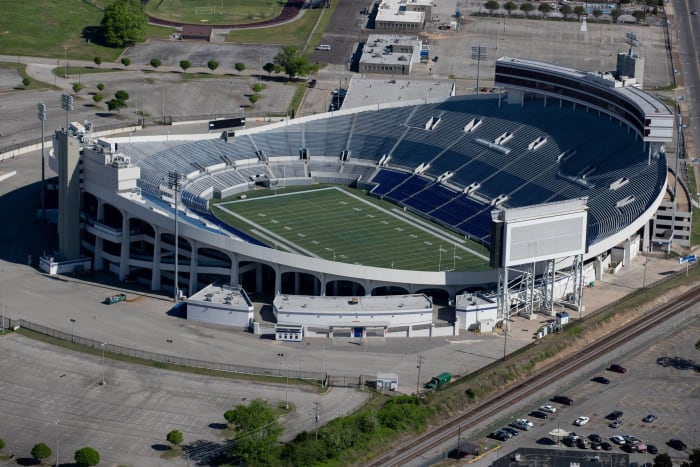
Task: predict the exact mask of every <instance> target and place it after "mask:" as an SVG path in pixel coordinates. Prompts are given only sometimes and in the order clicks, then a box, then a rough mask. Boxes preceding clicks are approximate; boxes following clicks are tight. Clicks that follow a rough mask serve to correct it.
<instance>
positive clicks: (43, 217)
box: [37, 102, 46, 223]
mask: <svg viewBox="0 0 700 467" xmlns="http://www.w3.org/2000/svg"><path fill="white" fill-rule="evenodd" d="M37 110H38V111H39V114H38V115H39V121H41V221H42V222H44V223H46V205H45V204H44V185H45V182H44V180H45V174H44V166H45V165H46V164H45V163H44V122H45V121H46V104H44V103H43V102H39V105H38V106H37Z"/></svg>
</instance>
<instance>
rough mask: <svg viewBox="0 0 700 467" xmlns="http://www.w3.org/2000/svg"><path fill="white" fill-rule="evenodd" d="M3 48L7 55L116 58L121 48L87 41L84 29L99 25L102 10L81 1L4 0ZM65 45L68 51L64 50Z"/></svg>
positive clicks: (0, 25)
mask: <svg viewBox="0 0 700 467" xmlns="http://www.w3.org/2000/svg"><path fill="white" fill-rule="evenodd" d="M0 3H1V4H2V14H1V15H0V51H2V53H3V54H5V55H18V56H23V55H29V56H38V57H60V58H61V59H62V58H63V57H64V55H67V56H68V58H69V59H82V60H92V59H93V58H94V57H96V56H100V57H102V60H103V61H105V62H108V61H114V60H115V59H116V58H117V57H118V56H119V53H120V52H121V49H110V48H107V47H101V46H98V45H95V44H93V43H88V42H87V41H86V40H85V39H84V38H83V37H82V34H83V30H85V28H88V27H96V26H99V24H100V21H101V20H102V16H103V12H102V11H101V10H100V9H99V8H97V7H95V6H93V5H90V4H88V3H87V2H86V1H81V0H63V1H60V2H59V1H49V0H33V1H26V0H2V2H0ZM64 46H65V47H66V50H64Z"/></svg>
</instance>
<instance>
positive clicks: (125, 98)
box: [114, 89, 129, 102]
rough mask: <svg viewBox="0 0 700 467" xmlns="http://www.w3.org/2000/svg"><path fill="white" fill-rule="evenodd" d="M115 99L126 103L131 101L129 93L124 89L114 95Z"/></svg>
mask: <svg viewBox="0 0 700 467" xmlns="http://www.w3.org/2000/svg"><path fill="white" fill-rule="evenodd" d="M114 97H116V98H117V99H119V100H120V101H124V102H126V101H128V100H129V93H128V92H126V91H124V90H123V89H120V90H119V91H117V92H115V93H114Z"/></svg>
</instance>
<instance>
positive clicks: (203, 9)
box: [194, 6, 214, 16]
mask: <svg viewBox="0 0 700 467" xmlns="http://www.w3.org/2000/svg"><path fill="white" fill-rule="evenodd" d="M194 14H195V15H208V16H211V15H213V14H214V7H213V6H196V7H194Z"/></svg>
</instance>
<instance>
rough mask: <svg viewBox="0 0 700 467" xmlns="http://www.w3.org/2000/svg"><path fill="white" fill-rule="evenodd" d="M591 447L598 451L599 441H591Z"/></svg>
mask: <svg viewBox="0 0 700 467" xmlns="http://www.w3.org/2000/svg"><path fill="white" fill-rule="evenodd" d="M591 449H593V450H594V451H600V450H601V449H602V446H601V443H596V442H595V441H591Z"/></svg>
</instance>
